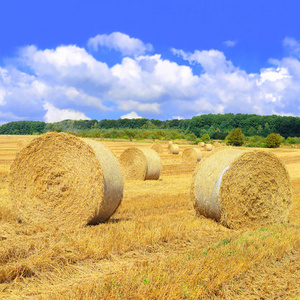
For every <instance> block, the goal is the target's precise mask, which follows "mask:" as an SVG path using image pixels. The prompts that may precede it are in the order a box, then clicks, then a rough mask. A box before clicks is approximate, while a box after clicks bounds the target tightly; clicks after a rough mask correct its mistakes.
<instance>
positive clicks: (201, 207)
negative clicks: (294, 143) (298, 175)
mask: <svg viewBox="0 0 300 300" xmlns="http://www.w3.org/2000/svg"><path fill="white" fill-rule="evenodd" d="M191 197H192V201H193V203H194V207H195V209H196V212H197V213H198V214H201V215H203V216H205V217H209V218H213V219H215V220H217V221H219V222H221V224H223V225H224V226H226V227H228V228H233V229H238V228H243V227H257V226H265V225H267V224H271V223H275V222H283V221H285V220H286V218H287V215H288V212H289V207H290V204H291V202H292V188H291V182H290V178H289V174H288V172H287V170H286V168H285V166H284V165H283V163H282V162H281V161H280V160H279V159H278V158H277V157H276V156H275V155H274V154H272V153H269V152H266V151H245V150H237V149H222V150H219V151H217V152H216V153H214V154H212V155H209V156H207V157H206V158H205V159H202V160H201V162H200V163H199V165H198V167H197V169H196V171H195V173H194V177H193V183H192V189H191Z"/></svg>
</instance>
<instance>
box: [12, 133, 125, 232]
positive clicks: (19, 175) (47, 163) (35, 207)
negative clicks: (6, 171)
mask: <svg viewBox="0 0 300 300" xmlns="http://www.w3.org/2000/svg"><path fill="white" fill-rule="evenodd" d="M9 193H10V197H11V199H12V201H14V203H15V207H16V209H17V211H18V214H19V217H20V218H21V220H22V221H24V222H26V223H35V224H37V223H38V224H48V225H49V224H51V225H52V226H68V227H81V226H84V225H87V224H97V223H100V222H104V221H106V220H107V219H109V218H110V217H111V215H112V214H113V213H114V212H115V210H116V209H117V207H118V206H119V204H120V202H121V199H122V196H123V180H122V175H121V170H120V166H119V163H118V161H117V159H116V158H115V156H114V154H113V153H112V152H111V151H110V150H109V149H108V148H106V147H105V146H103V145H101V144H100V143H98V142H95V141H92V140H89V141H88V140H86V141H83V140H81V139H79V138H77V137H74V136H72V135H69V134H66V133H55V132H52V133H47V134H44V135H41V136H39V137H37V138H36V139H34V140H33V141H31V142H30V143H29V144H28V145H27V146H26V147H24V148H23V149H22V150H21V151H20V152H19V153H18V155H17V157H16V158H15V160H14V162H13V164H12V166H11V169H10V179H9Z"/></svg>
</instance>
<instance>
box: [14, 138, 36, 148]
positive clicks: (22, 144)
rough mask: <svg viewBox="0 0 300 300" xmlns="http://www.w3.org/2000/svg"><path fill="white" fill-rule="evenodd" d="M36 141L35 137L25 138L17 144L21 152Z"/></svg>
mask: <svg viewBox="0 0 300 300" xmlns="http://www.w3.org/2000/svg"><path fill="white" fill-rule="evenodd" d="M33 139H34V137H32V136H24V138H23V139H21V140H18V142H17V148H18V149H19V150H21V149H22V148H24V147H25V146H26V145H28V144H29V143H30V141H32V140H33Z"/></svg>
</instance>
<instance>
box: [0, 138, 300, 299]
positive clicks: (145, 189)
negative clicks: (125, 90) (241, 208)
mask: <svg viewBox="0 0 300 300" xmlns="http://www.w3.org/2000/svg"><path fill="white" fill-rule="evenodd" d="M26 139H30V137H23V136H0V243H1V244H0V299H24V298H25V299H26V298H28V299H30V298H32V299H109V298H112V299H116V298H128V299H207V298H214V299H257V298H263V299H275V298H276V297H278V298H282V299H298V298H299V297H300V288H299V282H300V150H297V149H276V150H271V151H272V152H273V153H274V154H276V155H277V156H278V157H279V158H280V159H281V160H282V161H283V162H284V164H285V165H286V167H287V170H288V171H289V173H290V176H291V180H292V186H293V190H294V203H293V205H292V207H291V211H290V214H289V218H288V222H287V223H285V224H275V225H272V226H267V227H261V228H256V229H251V228H248V229H243V230H231V229H228V228H225V227H223V226H222V225H220V224H218V223H217V222H215V221H213V220H210V219H206V218H204V217H196V216H195V211H194V208H193V206H192V203H191V201H190V188H191V183H192V175H193V172H194V170H195V167H196V164H195V163H183V162H182V158H181V154H182V152H183V150H184V149H186V148H187V147H190V145H184V144H180V146H179V150H180V152H179V155H170V154H167V143H165V144H162V145H163V148H164V149H163V150H164V151H163V154H161V155H160V157H161V160H162V165H163V170H162V173H161V176H160V179H159V180H157V181H134V180H133V181H126V182H125V184H124V197H123V201H122V204H121V206H120V207H119V208H118V210H117V212H116V213H115V214H114V215H113V216H112V218H111V219H110V220H109V221H108V222H107V223H104V224H99V225H97V226H87V227H84V228H81V229H73V228H68V229H67V230H66V229H64V230H61V229H60V228H58V227H57V226H55V224H52V225H53V226H51V228H49V226H48V227H46V226H33V225H27V224H22V223H21V222H20V220H19V218H18V216H17V214H16V212H15V210H14V207H13V203H12V201H11V200H10V199H9V197H8V178H7V176H8V172H9V168H10V165H11V163H12V161H13V159H14V157H15V155H16V153H17V151H18V149H19V148H20V144H22V143H20V141H21V140H26ZM102 143H103V144H105V145H106V146H107V147H109V148H110V149H111V150H112V151H113V152H114V153H115V154H116V156H117V157H120V155H121V153H122V152H123V151H124V150H125V149H127V148H128V147H132V146H136V147H140V148H150V146H151V143H137V142H121V141H118V142H113V141H104V142H103V141H102ZM193 147H198V146H193ZM205 155H207V152H204V151H202V157H205Z"/></svg>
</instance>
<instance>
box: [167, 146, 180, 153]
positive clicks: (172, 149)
mask: <svg viewBox="0 0 300 300" xmlns="http://www.w3.org/2000/svg"><path fill="white" fill-rule="evenodd" d="M168 152H169V154H178V153H179V146H178V145H175V144H172V145H169V148H168Z"/></svg>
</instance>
